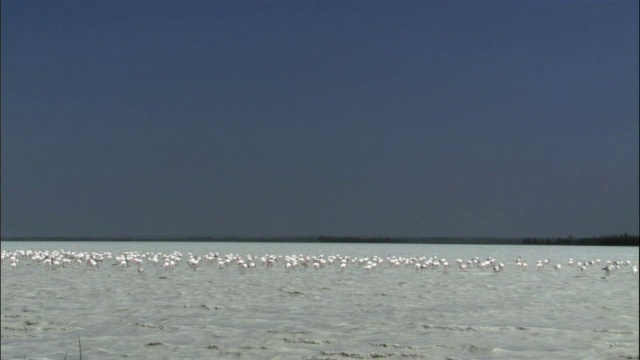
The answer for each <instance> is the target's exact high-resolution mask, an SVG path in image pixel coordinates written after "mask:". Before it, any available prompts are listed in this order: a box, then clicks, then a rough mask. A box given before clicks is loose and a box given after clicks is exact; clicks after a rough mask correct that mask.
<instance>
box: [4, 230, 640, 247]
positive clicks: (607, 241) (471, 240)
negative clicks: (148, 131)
mask: <svg viewBox="0 0 640 360" xmlns="http://www.w3.org/2000/svg"><path fill="white" fill-rule="evenodd" d="M2 241H126V242H129V241H152V242H158V241H191V242H282V243H287V242H309V243H362V244H376V243H379V244H496V245H582V246H584V245H590V246H640V236H639V235H629V234H627V233H625V234H612V235H604V236H594V237H589V238H574V237H573V236H568V237H565V238H499V237H358V236H301V237H235V236H212V237H208V236H199V237H172V238H168V237H165V238H163V237H6V238H3V239H2Z"/></svg>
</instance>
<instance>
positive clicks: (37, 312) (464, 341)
mask: <svg viewBox="0 0 640 360" xmlns="http://www.w3.org/2000/svg"><path fill="white" fill-rule="evenodd" d="M19 249H23V250H27V249H33V250H65V251H84V252H87V251H88V252H111V253H112V254H113V255H114V256H116V255H119V254H121V253H122V252H124V251H136V252H139V253H145V252H152V253H158V252H160V253H167V254H168V253H172V252H174V251H179V252H181V253H183V254H184V257H185V258H186V257H187V254H188V253H189V252H191V253H192V254H193V255H197V256H203V255H205V254H208V253H212V252H217V253H219V254H220V255H221V256H222V255H223V254H236V255H239V256H242V257H246V255H247V254H253V255H256V256H263V255H265V254H274V255H282V256H286V255H293V254H297V255H305V256H306V255H309V256H317V257H319V256H320V255H323V256H324V257H325V258H326V257H328V256H330V255H340V256H343V257H344V256H350V257H352V258H362V257H372V256H376V255H377V256H378V257H380V258H382V259H386V258H387V257H394V256H397V257H427V258H428V257H433V256H435V257H439V258H446V259H447V260H448V261H449V262H451V263H452V264H453V266H452V268H450V269H449V270H448V271H446V272H445V271H444V270H443V269H442V268H440V269H437V270H428V271H425V272H416V271H415V270H414V267H413V266H404V265H403V266H401V267H398V268H394V267H391V266H389V265H388V264H387V263H381V264H379V265H378V266H377V267H376V270H375V271H374V272H367V271H365V270H364V268H363V267H362V266H358V265H357V263H349V266H348V267H347V268H346V269H345V270H344V271H343V272H341V271H340V270H339V264H337V263H336V264H334V265H331V266H325V267H322V268H320V269H318V270H314V269H313V268H312V267H309V268H306V269H305V268H302V267H301V268H297V269H296V270H294V271H291V272H286V271H285V268H284V261H283V260H282V259H280V260H278V262H277V263H276V265H275V266H274V268H272V269H267V268H265V267H264V266H261V265H260V264H258V265H257V268H255V269H253V270H252V271H241V270H240V269H239V268H238V267H237V266H232V267H228V268H225V269H222V270H220V269H218V268H217V266H216V264H215V263H213V264H202V265H201V266H200V267H198V268H197V271H193V270H192V269H190V268H189V267H188V266H187V265H186V261H184V262H183V263H181V264H180V265H179V266H177V267H176V268H175V269H174V270H172V271H166V270H164V269H163V267H162V266H156V267H153V266H151V264H150V263H148V262H147V263H143V265H142V266H143V268H144V272H142V273H141V274H139V273H138V271H137V269H136V268H135V267H131V268H126V269H124V270H122V269H121V268H120V267H119V266H117V265H112V264H113V263H114V261H113V260H106V261H104V262H103V263H102V264H101V266H100V268H98V269H91V268H90V267H89V266H76V267H71V268H66V269H59V270H57V271H45V269H44V267H43V266H42V265H40V264H35V263H34V264H31V260H29V259H28V258H25V259H21V260H20V262H19V263H18V266H17V267H16V268H15V269H11V267H10V263H9V261H7V260H6V259H5V260H4V261H3V263H2V279H1V280H2V281H1V284H2V285H1V286H2V287H1V294H2V295H1V300H2V302H1V314H0V316H1V322H2V324H1V325H2V335H1V336H2V338H1V340H2V342H1V345H2V348H1V349H2V352H1V354H2V359H24V358H26V359H31V358H34V359H64V358H65V357H66V358H67V359H78V358H79V352H78V336H79V337H80V339H81V342H82V358H83V359H120V358H124V357H129V358H135V359H178V358H218V359H236V358H245V359H349V358H390V359H395V358H425V359H552V358H553V359H638V353H639V340H638V334H639V332H638V324H639V310H638V305H639V301H638V299H639V291H638V278H637V277H635V276H633V275H632V274H631V271H630V266H623V267H621V268H620V269H619V270H618V271H615V272H613V273H612V274H611V275H610V276H606V277H605V276H603V275H604V271H602V270H601V268H602V267H603V266H604V265H605V263H606V261H607V260H612V261H614V260H624V261H626V260H630V262H631V263H632V264H633V265H637V264H638V248H635V247H633V248H628V247H618V248H614V247H562V246H508V245H506V246H505V245H502V246H500V245H497V246H490V245H464V246H461V245H391V244H373V245H363V244H300V243H178V242H169V243H168V242H157V243H149V242H140V243H130V242H126V243H125V242H121V243H119V242H107V243H103V242H55V243H52V242H48V243H47V242H28V243H27V242H3V243H2V250H5V251H14V250H19ZM518 256H520V257H522V259H523V261H526V262H527V263H528V264H529V269H528V271H522V270H520V269H518V268H517V267H516V266H515V259H516V258H517V257H518ZM474 257H479V258H480V259H485V258H487V257H493V258H495V259H496V260H497V262H503V263H505V264H506V266H505V268H504V270H503V271H501V272H499V273H496V274H494V272H493V271H492V270H491V269H489V270H485V271H482V270H480V269H478V268H471V269H468V270H466V271H461V270H459V269H458V268H457V266H456V264H455V259H457V258H460V259H463V260H465V261H466V260H468V259H472V258H474ZM570 258H572V259H573V260H574V262H576V263H577V262H579V261H581V262H584V261H590V260H594V261H595V260H597V259H600V260H601V264H599V265H594V266H590V267H589V268H588V270H587V271H586V272H585V274H584V276H583V275H582V273H581V271H580V270H579V269H578V268H577V267H576V266H575V265H574V266H569V265H567V261H568V259H570ZM542 259H549V260H550V264H549V266H546V267H545V268H543V269H542V270H541V271H536V267H535V263H536V261H537V260H542ZM558 263H559V264H562V268H561V270H560V271H555V270H553V268H552V266H551V265H553V264H558Z"/></svg>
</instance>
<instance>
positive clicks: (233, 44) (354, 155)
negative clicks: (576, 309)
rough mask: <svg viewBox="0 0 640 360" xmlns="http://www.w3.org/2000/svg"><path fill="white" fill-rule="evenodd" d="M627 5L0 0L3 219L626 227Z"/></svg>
mask: <svg viewBox="0 0 640 360" xmlns="http://www.w3.org/2000/svg"><path fill="white" fill-rule="evenodd" d="M639 12H640V9H639V5H638V1H637V0H629V1H624V0H620V1H577V0H576V1H533V0H532V1H524V0H522V1H511V0H508V1H507V0H505V1H11V0H10V1H2V32H1V35H2V53H1V54H2V92H1V94H2V106H1V110H2V133H1V134H2V138H1V140H2V142H1V144H2V172H1V175H2V182H1V187H2V196H1V201H2V219H1V220H2V236H38V235H39V236H199V235H203V236H204V235H212V236H221V235H236V236H272V235H283V236H294V235H352V236H370V235H373V236H504V237H520V236H525V237H546V236H561V237H566V236H569V235H573V236H574V237H578V236H594V235H606V234H612V233H623V232H629V233H632V234H637V233H638V232H639V222H638V218H639V216H640V214H639V208H640V205H639V200H638V198H639V166H638V163H639V161H640V159H639V138H640V134H639V126H638V124H639V120H638V119H639V111H638V109H639V97H640V94H639V88H640V84H639V78H640V76H639V67H640V64H639V60H638V59H639V36H638V33H639V22H638V18H639Z"/></svg>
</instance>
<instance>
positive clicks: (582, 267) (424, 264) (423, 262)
mask: <svg viewBox="0 0 640 360" xmlns="http://www.w3.org/2000/svg"><path fill="white" fill-rule="evenodd" d="M184 259H186V260H184ZM0 261H1V263H2V264H4V263H5V262H7V261H8V262H9V267H10V268H11V269H14V270H15V269H17V268H18V267H19V264H20V263H21V262H23V263H27V264H29V265H39V266H42V268H43V269H44V271H56V270H61V269H71V268H79V267H87V268H89V269H96V270H97V269H99V268H100V266H101V264H103V263H105V262H106V263H110V264H111V265H112V266H118V267H119V268H120V269H121V270H123V271H124V270H126V269H128V268H132V267H133V268H136V269H137V272H138V273H139V274H142V273H143V272H144V268H143V265H144V264H148V265H149V266H151V267H154V268H160V267H161V268H162V269H163V270H164V271H172V270H174V269H175V268H177V267H179V266H180V264H182V263H186V265H187V267H188V269H190V270H193V271H196V270H197V269H198V268H200V267H201V266H215V267H216V268H218V269H219V270H223V269H227V268H237V269H238V270H239V271H241V272H243V273H244V272H250V271H253V270H254V269H256V268H258V267H260V268H264V269H274V268H277V267H280V268H284V270H285V272H286V273H290V272H293V271H296V270H298V269H313V270H314V271H321V270H324V269H332V268H333V269H336V270H337V271H339V272H345V271H347V270H348V269H350V268H359V269H361V270H362V271H364V272H366V273H374V272H376V269H377V268H379V267H381V266H386V267H388V268H392V269H398V268H409V269H413V270H414V271H415V272H416V273H425V272H427V271H437V270H439V269H441V270H442V271H443V272H444V273H447V272H448V271H451V269H452V268H457V269H458V271H462V272H467V271H472V270H479V271H493V273H494V274H498V273H500V272H503V271H505V270H506V269H507V265H505V263H504V262H499V261H497V260H496V259H495V258H493V257H491V256H489V257H487V258H484V259H480V258H479V257H473V258H471V259H468V260H463V259H460V258H458V259H455V260H454V261H452V262H449V261H448V260H447V259H445V258H439V257H437V256H431V257H426V256H419V257H418V256H415V257H405V256H391V255H389V256H386V257H381V256H377V255H375V256H364V257H356V256H343V255H337V254H336V255H329V256H325V255H322V254H321V255H302V254H300V255H298V254H293V255H273V254H265V255H263V256H255V255H251V254H249V255H245V256H241V255H238V254H225V255H220V254H219V253H217V252H210V253H207V254H205V255H202V256H196V255H193V254H192V253H191V252H189V253H188V254H187V255H186V256H184V255H183V254H182V253H181V252H178V251H174V252H172V253H169V254H165V253H154V252H144V253H140V252H135V251H125V252H121V253H119V254H117V255H114V254H112V253H111V252H75V251H65V250H52V251H48V250H45V251H42V250H16V251H5V250H2V251H1V253H0ZM551 264H552V262H551V260H550V259H540V260H537V261H536V262H535V269H536V271H544V270H545V269H546V268H548V267H551V268H552V269H553V271H556V272H560V271H561V270H562V269H564V268H563V265H566V267H567V268H577V269H578V270H579V271H580V273H581V274H582V275H583V276H585V275H586V274H587V272H588V271H589V269H591V268H593V267H595V268H596V269H597V268H599V267H600V266H602V265H604V267H603V268H601V270H602V271H604V275H605V276H610V275H612V274H613V273H616V272H618V271H619V270H620V269H623V268H628V269H629V271H628V272H629V273H630V274H632V275H633V276H637V275H638V265H637V264H632V262H631V260H606V261H601V260H600V259H594V260H582V261H574V259H568V260H567V261H565V262H555V263H553V265H551ZM144 266H147V265H144ZM514 268H515V269H516V270H518V271H523V272H525V271H527V270H528V264H527V262H526V261H524V260H523V259H522V258H521V257H517V258H516V259H515V265H514Z"/></svg>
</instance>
